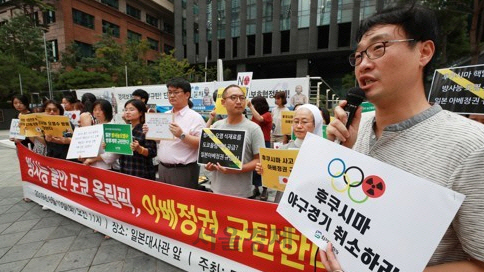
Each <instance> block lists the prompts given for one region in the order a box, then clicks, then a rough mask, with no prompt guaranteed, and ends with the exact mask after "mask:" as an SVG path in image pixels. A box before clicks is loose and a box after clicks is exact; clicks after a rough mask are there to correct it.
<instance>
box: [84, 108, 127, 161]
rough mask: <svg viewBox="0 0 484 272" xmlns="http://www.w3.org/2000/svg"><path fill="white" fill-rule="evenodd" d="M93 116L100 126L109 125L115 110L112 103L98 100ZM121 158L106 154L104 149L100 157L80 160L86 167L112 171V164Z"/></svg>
mask: <svg viewBox="0 0 484 272" xmlns="http://www.w3.org/2000/svg"><path fill="white" fill-rule="evenodd" d="M92 112H93V116H94V118H96V120H97V121H98V124H100V125H102V124H108V123H110V122H111V120H112V119H113V108H112V107H111V103H109V101H107V100H105V99H98V100H96V101H94V104H93V110H92ZM118 158H119V156H118V155H117V154H114V153H106V152H104V148H101V149H100V150H99V155H98V156H97V157H94V158H86V159H79V160H80V161H81V162H82V163H83V164H84V165H91V166H94V167H97V168H101V169H111V164H113V163H114V161H116V159H118Z"/></svg>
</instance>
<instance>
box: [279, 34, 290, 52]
mask: <svg viewBox="0 0 484 272" xmlns="http://www.w3.org/2000/svg"><path fill="white" fill-rule="evenodd" d="M290 34H291V32H290V31H289V30H284V31H281V52H289V47H290V44H291V40H290V39H291V36H290Z"/></svg>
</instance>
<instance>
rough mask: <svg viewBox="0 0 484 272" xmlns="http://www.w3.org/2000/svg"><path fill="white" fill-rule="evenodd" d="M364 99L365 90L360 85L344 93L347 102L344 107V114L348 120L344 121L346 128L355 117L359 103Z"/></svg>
mask: <svg viewBox="0 0 484 272" xmlns="http://www.w3.org/2000/svg"><path fill="white" fill-rule="evenodd" d="M363 100H365V92H364V91H363V90H362V89H361V88H360V87H353V88H351V89H350V90H349V91H348V94H347V95H346V101H348V103H347V104H346V106H345V107H344V110H345V111H346V115H347V116H348V121H346V128H349V127H350V125H351V123H352V122H353V119H354V118H355V113H356V110H357V109H358V107H359V106H360V105H361V103H362V102H363Z"/></svg>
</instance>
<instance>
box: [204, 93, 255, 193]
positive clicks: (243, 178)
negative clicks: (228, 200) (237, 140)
mask: <svg viewBox="0 0 484 272" xmlns="http://www.w3.org/2000/svg"><path fill="white" fill-rule="evenodd" d="M222 105H223V106H224V107H225V108H226V109H227V118H225V119H222V120H220V121H217V122H215V124H213V126H212V128H214V129H228V130H245V131H246V134H245V137H246V138H245V146H244V154H243V157H242V163H243V165H242V169H241V170H235V169H228V168H225V167H223V166H221V165H220V164H219V163H217V164H213V163H210V162H209V163H208V164H207V165H206V166H205V169H207V170H208V171H214V174H213V179H212V182H211V187H210V188H211V189H212V191H213V192H214V193H217V194H225V195H231V196H238V197H244V198H248V197H251V196H252V171H254V169H255V165H256V163H257V162H259V148H261V147H264V146H265V145H264V134H263V133H262V130H261V128H260V127H259V126H258V125H257V124H255V123H254V122H251V121H249V120H248V119H247V118H245V116H244V114H243V112H244V110H245V105H246V96H245V94H244V91H242V89H241V88H240V87H239V86H238V85H229V86H228V87H227V88H225V89H224V91H223V93H222Z"/></svg>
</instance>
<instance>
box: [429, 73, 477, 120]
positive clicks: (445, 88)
mask: <svg viewBox="0 0 484 272" xmlns="http://www.w3.org/2000/svg"><path fill="white" fill-rule="evenodd" d="M483 86H484V64H479V65H471V66H462V67H452V68H445V69H437V70H435V72H434V78H433V80H432V85H431V87H430V92H429V98H428V100H429V102H430V103H435V104H439V105H440V106H441V107H442V108H443V109H444V110H449V111H453V112H455V113H459V114H474V113H477V114H484V107H483V105H484V88H483Z"/></svg>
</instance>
